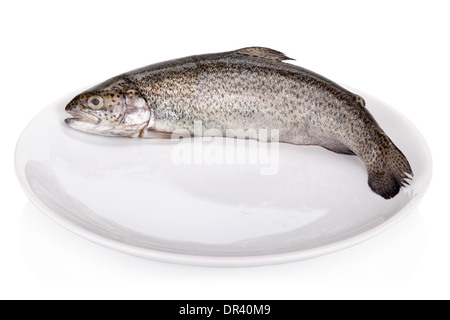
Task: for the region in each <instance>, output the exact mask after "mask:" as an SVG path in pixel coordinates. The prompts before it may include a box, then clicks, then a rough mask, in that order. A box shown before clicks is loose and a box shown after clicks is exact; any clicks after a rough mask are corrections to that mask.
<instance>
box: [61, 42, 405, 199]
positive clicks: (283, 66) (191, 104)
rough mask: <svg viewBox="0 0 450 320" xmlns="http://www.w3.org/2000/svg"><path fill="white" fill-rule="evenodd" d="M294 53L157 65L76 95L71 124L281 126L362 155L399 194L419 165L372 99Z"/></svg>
mask: <svg viewBox="0 0 450 320" xmlns="http://www.w3.org/2000/svg"><path fill="white" fill-rule="evenodd" d="M289 59H290V58H288V57H286V56H285V55H284V54H282V53H280V52H278V51H275V50H272V49H268V48H261V47H251V48H243V49H239V50H236V51H231V52H224V53H216V54H206V55H198V56H192V57H186V58H181V59H176V60H171V61H167V62H162V63H158V64H154V65H150V66H147V67H144V68H140V69H137V70H134V71H130V72H128V73H124V74H122V75H119V76H117V77H114V78H112V79H110V80H107V81H105V82H104V83H101V84H99V85H97V86H95V87H94V88H92V89H89V90H87V91H86V92H83V93H82V94H80V95H78V96H77V97H75V98H74V99H73V100H72V101H71V102H70V103H69V104H68V105H67V107H66V111H68V112H69V113H71V114H72V115H73V118H69V119H66V123H67V124H69V125H70V126H71V127H73V128H75V129H78V130H82V131H86V132H89V133H95V134H101V135H108V136H128V137H141V138H142V137H162V136H164V135H167V134H170V133H172V132H174V131H179V130H185V131H186V130H187V131H188V132H189V133H190V134H194V124H195V123H198V122H201V125H202V129H203V131H204V132H208V131H207V130H210V129H214V130H215V131H216V132H220V133H221V134H222V135H226V131H227V129H243V130H248V129H255V132H256V131H257V130H258V129H268V130H270V129H278V130H279V140H280V141H281V142H287V143H293V144H299V145H319V146H322V147H325V148H327V149H329V150H332V151H335V152H338V153H343V154H355V155H357V156H358V157H359V158H360V159H361V160H362V161H363V163H364V164H365V166H366V169H367V172H368V183H369V186H370V187H371V189H372V190H373V191H374V192H375V193H377V194H379V195H380V196H382V197H383V198H385V199H390V198H392V197H394V196H395V195H397V194H398V192H399V190H400V188H401V187H402V186H404V185H405V184H408V182H407V179H410V178H411V177H412V170H411V167H410V165H409V163H408V160H407V159H406V157H405V156H404V155H403V153H402V152H401V151H400V150H399V149H398V148H397V147H396V146H395V145H394V143H393V142H392V141H391V140H390V139H389V137H388V136H387V135H386V134H385V133H384V132H383V130H382V129H381V128H380V126H379V125H378V124H377V122H376V121H375V119H374V118H373V116H372V115H371V114H370V112H369V111H368V110H367V109H366V108H365V102H364V100H363V98H362V97H360V96H358V95H356V94H354V93H352V92H350V91H348V90H346V89H344V88H343V87H341V86H339V85H338V84H336V83H334V82H332V81H330V80H328V79H326V78H324V77H322V76H320V75H318V74H316V73H314V72H311V71H309V70H306V69H303V68H301V67H298V66H296V65H293V64H289V63H285V62H283V61H284V60H289ZM97 102H99V103H98V104H97ZM251 131H252V130H250V131H248V132H251ZM238 137H239V136H238ZM251 138H255V139H257V138H258V137H257V136H251Z"/></svg>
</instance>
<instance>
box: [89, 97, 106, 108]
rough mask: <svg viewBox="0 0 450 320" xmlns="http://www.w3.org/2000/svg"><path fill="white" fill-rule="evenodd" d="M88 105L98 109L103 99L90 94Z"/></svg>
mask: <svg viewBox="0 0 450 320" xmlns="http://www.w3.org/2000/svg"><path fill="white" fill-rule="evenodd" d="M88 106H89V107H90V108H92V109H100V108H101V107H102V106H103V99H102V97H99V96H92V97H90V98H89V99H88Z"/></svg>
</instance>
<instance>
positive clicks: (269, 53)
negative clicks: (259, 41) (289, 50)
mask: <svg viewBox="0 0 450 320" xmlns="http://www.w3.org/2000/svg"><path fill="white" fill-rule="evenodd" d="M236 52H237V53H239V54H245V55H248V56H252V57H258V58H263V59H269V60H277V61H284V60H294V59H291V58H289V57H287V56H286V55H285V54H284V53H282V52H280V51H276V50H273V49H269V48H264V47H248V48H242V49H239V50H236Z"/></svg>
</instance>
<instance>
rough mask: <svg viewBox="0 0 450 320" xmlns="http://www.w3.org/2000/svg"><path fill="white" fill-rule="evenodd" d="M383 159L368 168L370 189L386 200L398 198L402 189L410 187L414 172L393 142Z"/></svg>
mask: <svg viewBox="0 0 450 320" xmlns="http://www.w3.org/2000/svg"><path fill="white" fill-rule="evenodd" d="M389 143H390V148H389V149H388V152H387V154H385V155H384V157H383V159H382V160H380V161H378V162H377V163H376V164H374V168H368V173H369V181H368V183H369V186H370V188H371V189H372V190H373V191H374V192H375V193H377V194H379V195H380V196H382V197H383V198H385V199H391V198H393V197H394V196H396V195H397V194H398V193H399V191H400V188H401V187H405V186H406V185H409V182H408V180H410V179H412V177H413V172H412V170H411V166H410V164H409V162H408V160H407V159H406V157H405V155H404V154H403V153H402V152H401V151H400V150H399V149H398V148H397V147H396V146H395V145H394V144H393V143H392V142H391V141H389Z"/></svg>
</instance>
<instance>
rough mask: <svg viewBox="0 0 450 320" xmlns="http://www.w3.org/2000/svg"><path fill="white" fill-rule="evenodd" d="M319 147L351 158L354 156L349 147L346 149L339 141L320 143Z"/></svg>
mask: <svg viewBox="0 0 450 320" xmlns="http://www.w3.org/2000/svg"><path fill="white" fill-rule="evenodd" d="M320 145H321V146H322V147H324V148H325V149H328V150H330V151H333V152H336V153H340V154H348V155H352V156H353V155H355V153H354V152H353V151H352V150H351V149H350V148H349V147H347V146H346V145H345V144H343V143H342V142H339V141H327V142H322V143H321V144H320Z"/></svg>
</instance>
